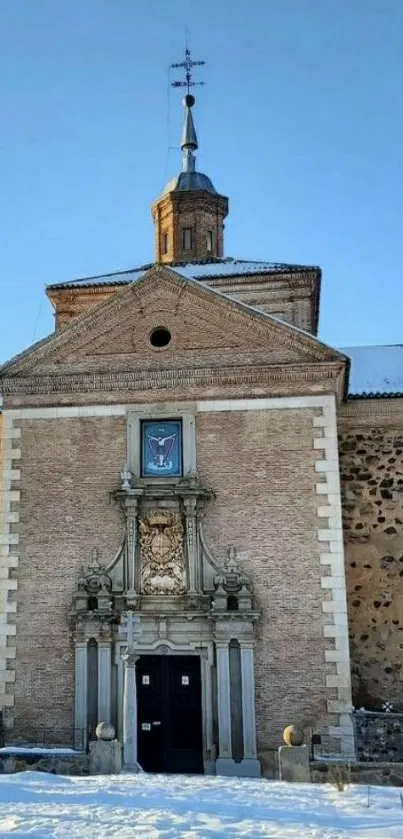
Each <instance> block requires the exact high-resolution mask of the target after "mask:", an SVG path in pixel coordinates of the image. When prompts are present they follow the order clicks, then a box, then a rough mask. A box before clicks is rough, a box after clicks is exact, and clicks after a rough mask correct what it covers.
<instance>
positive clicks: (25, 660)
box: [13, 409, 338, 749]
mask: <svg viewBox="0 0 403 839" xmlns="http://www.w3.org/2000/svg"><path fill="white" fill-rule="evenodd" d="M318 413H319V414H320V411H319V412H318V411H317V410H315V409H301V410H295V409H294V410H290V411H288V410H278V411H276V410H271V411H243V412H239V413H238V412H236V411H231V412H229V413H227V412H219V413H209V412H204V413H200V414H198V415H197V421H196V433H197V453H198V468H199V474H200V478H201V479H202V480H204V481H205V482H206V484H208V485H210V486H212V487H213V488H214V489H215V491H216V493H217V498H216V500H215V502H214V503H213V504H212V505H211V507H210V509H209V511H208V513H207V518H206V523H205V530H206V536H207V538H208V541H209V544H210V547H211V549H212V550H213V552H214V553H215V555H216V557H217V559H218V560H221V561H223V560H225V557H226V555H227V550H228V547H229V545H230V544H233V545H234V546H235V547H236V549H237V551H238V556H239V559H240V560H241V562H242V564H243V566H244V567H245V570H246V571H247V572H248V573H250V574H251V577H252V580H253V583H254V589H255V594H256V598H257V605H258V608H259V609H260V610H261V611H262V620H261V621H260V622H259V624H258V627H257V638H258V640H257V648H256V683H257V686H256V691H257V724H258V737H259V747H260V749H265V748H266V749H267V748H270V747H273V746H275V745H277V744H278V742H279V739H280V735H281V731H282V728H283V727H284V726H285V725H286V724H287V723H288V722H289V721H290V720H293V721H294V722H298V723H299V724H301V725H304V726H305V727H307V726H308V727H309V726H314V727H315V728H318V727H319V726H321V725H326V724H329V723H332V722H333V723H337V719H338V718H337V715H334V714H333V715H331V714H329V713H328V710H327V702H328V701H329V699H330V700H331V699H332V698H334V699H336V698H337V689H336V688H332V687H329V686H327V685H326V677H327V675H328V674H331V673H334V672H336V671H335V665H333V664H325V649H326V648H328V646H329V642H328V641H327V640H326V639H325V638H324V632H323V629H324V625H325V623H326V621H327V616H326V615H324V614H323V600H324V593H323V591H322V589H321V574H322V573H323V569H322V568H321V566H320V560H319V544H318V539H317V533H318V518H317V503H318V498H317V495H316V484H317V481H318V474H317V472H316V469H315V464H316V463H317V459H318V451H317V450H315V449H314V439H315V438H316V439H317V434H318V430H317V429H315V428H314V425H313V419H314V417H315V416H316V415H317V414H318ZM20 422H21V427H22V438H21V443H22V458H21V470H22V475H24V476H25V478H24V481H23V494H22V499H21V505H20V524H19V535H20V553H21V558H20V565H19V569H18V584H19V588H18V606H17V672H16V684H15V708H14V715H15V720H14V722H15V728H14V735H13V737H14V739H15V735H16V734H17V732H18V735H17V736H18V737H19V738H21V739H28V740H30V739H32V740H35V739H40V737H41V736H42V733H43V732H42V729H41V725H42V721H43V726H44V730H46V734H47V736H48V737H52V735H53V738H54V740H55V741H57V742H70V741H71V727H72V725H73V723H72V715H73V705H74V660H73V646H72V638H71V634H70V629H69V621H68V611H69V608H70V601H71V594H72V591H73V588H74V584H75V582H76V580H77V576H78V573H79V570H80V567H81V565H82V564H83V563H84V564H86V563H87V562H88V561H90V559H91V552H92V551H93V549H94V548H97V549H98V550H99V558H100V561H101V562H106V561H108V560H109V559H110V558H111V556H113V555H114V554H115V552H116V550H117V548H118V547H119V544H120V542H121V540H122V535H123V533H122V521H121V518H120V515H119V513H118V511H117V509H116V508H115V507H114V506H113V505H111V504H110V502H109V491H110V490H112V489H114V488H115V487H116V485H117V480H118V474H119V470H120V468H121V464H122V463H123V462H124V458H125V434H126V429H125V418H124V417H123V416H122V417H110V418H108V417H103V418H102V417H99V418H98V417H97V418H82V419H78V418H69V419H63V418H58V419H37V420H34V419H32V420H24V419H22V420H21V421H20ZM246 441H247V444H246ZM320 456H321V454H319V457H320ZM100 523H102V525H101V526H100ZM60 533H63V539H62V540H60V538H59V535H60ZM321 547H322V546H321ZM38 708H40V709H41V715H40V720H39V721H38ZM274 719H275V720H276V722H275V724H274V723H273V720H274Z"/></svg>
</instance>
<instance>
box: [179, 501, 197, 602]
mask: <svg viewBox="0 0 403 839" xmlns="http://www.w3.org/2000/svg"><path fill="white" fill-rule="evenodd" d="M183 503H184V507H185V514H186V547H187V557H188V573H189V579H188V585H189V592H195V591H198V590H199V588H200V585H199V579H198V576H199V575H198V556H197V527H196V499H195V498H185V499H184V502H183Z"/></svg>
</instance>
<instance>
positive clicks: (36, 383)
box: [2, 363, 340, 396]
mask: <svg viewBox="0 0 403 839" xmlns="http://www.w3.org/2000/svg"><path fill="white" fill-rule="evenodd" d="M339 374H340V364H338V363H331V364H321V365H320V367H318V366H317V365H294V364H291V365H286V366H281V365H275V366H274V365H273V366H268V365H266V366H265V365H258V366H255V365H250V366H249V365H243V366H238V367H237V366H231V367H226V368H219V367H217V368H212V367H205V368H197V369H194V368H188V369H180V370H177V369H172V370H145V371H141V370H138V371H129V372H124V371H115V372H108V373H99V374H96V373H94V374H93V373H85V372H79V373H74V372H72V373H71V374H67V373H65V374H57V373H55V374H43V375H41V376H27V377H25V376H24V377H20V376H18V377H10V378H7V377H4V379H3V382H2V387H3V393H4V395H5V396H7V395H14V394H24V395H27V396H31V395H40V394H58V393H59V394H62V393H63V394H66V393H87V392H88V393H94V392H105V393H110V392H116V391H121V392H124V391H125V390H136V391H147V390H150V389H168V388H169V389H175V388H183V387H188V388H189V387H209V386H214V387H219V386H223V385H242V384H258V385H259V384H260V385H264V384H273V383H274V384H279V385H280V384H289V383H295V382H298V383H300V384H301V383H304V384H306V385H309V384H316V385H317V383H318V382H323V383H325V384H326V385H327V389H328V390H329V392H335V391H336V390H337V386H338V379H339Z"/></svg>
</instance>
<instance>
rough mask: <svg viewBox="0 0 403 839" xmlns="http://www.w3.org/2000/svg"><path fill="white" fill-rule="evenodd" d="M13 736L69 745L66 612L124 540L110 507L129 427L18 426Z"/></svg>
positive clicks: (76, 423) (99, 422) (79, 423)
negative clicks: (84, 580) (86, 577)
mask: <svg viewBox="0 0 403 839" xmlns="http://www.w3.org/2000/svg"><path fill="white" fill-rule="evenodd" d="M21 427H22V436H21V447H22V457H21V470H22V474H23V476H24V478H23V491H22V497H21V505H20V524H19V534H20V546H19V547H20V562H19V568H18V586H19V588H18V604H17V615H16V619H17V668H16V682H15V708H14V714H15V719H14V723H15V728H14V735H13V738H14V739H15V735H16V736H17V738H18V739H22V740H28V741H29V740H34V741H35V740H37V739H39V740H40V739H41V738H42V736H44V735H46V737H48V738H50V741H51V742H52V739H53V741H54V742H66V743H68V744H70V743H71V733H72V727H73V718H74V649H73V642H72V637H71V633H70V630H69V620H68V612H69V609H70V608H71V595H72V592H73V589H74V586H75V584H76V582H77V577H78V574H79V571H80V568H81V566H82V565H84V566H87V565H88V564H89V563H90V562H91V553H92V551H93V550H94V548H96V549H97V550H98V551H99V560H100V562H106V561H107V560H110V558H111V556H112V555H113V554H114V553H115V551H116V549H117V547H118V546H119V544H120V542H121V541H122V538H123V522H122V521H121V519H120V516H119V514H118V512H117V510H116V508H115V507H114V506H113V505H111V503H110V500H109V492H110V490H112V489H114V488H115V487H116V485H117V479H118V474H119V471H120V469H121V467H122V464H123V463H124V459H125V453H126V436H125V435H126V428H125V422H124V418H110V417H109V418H99V419H98V418H97V419H92V418H89V419H85V420H84V419H83V420H74V419H66V420H63V419H59V420H38V421H35V420H25V421H22V423H21Z"/></svg>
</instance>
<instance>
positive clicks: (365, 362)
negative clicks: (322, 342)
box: [340, 344, 403, 397]
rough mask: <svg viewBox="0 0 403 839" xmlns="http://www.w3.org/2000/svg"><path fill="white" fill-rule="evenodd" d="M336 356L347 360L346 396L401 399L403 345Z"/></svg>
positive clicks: (359, 349) (352, 349) (346, 349)
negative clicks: (347, 390) (348, 381)
mask: <svg viewBox="0 0 403 839" xmlns="http://www.w3.org/2000/svg"><path fill="white" fill-rule="evenodd" d="M340 352H342V353H344V354H345V355H347V356H348V357H349V358H350V359H351V372H350V384H349V396H352V397H358V396H362V397H363V396H367V397H371V396H372V397H374V396H378V397H380V396H389V397H390V396H403V344H395V345H391V346H381V347H343V348H342V349H341V350H340Z"/></svg>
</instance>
